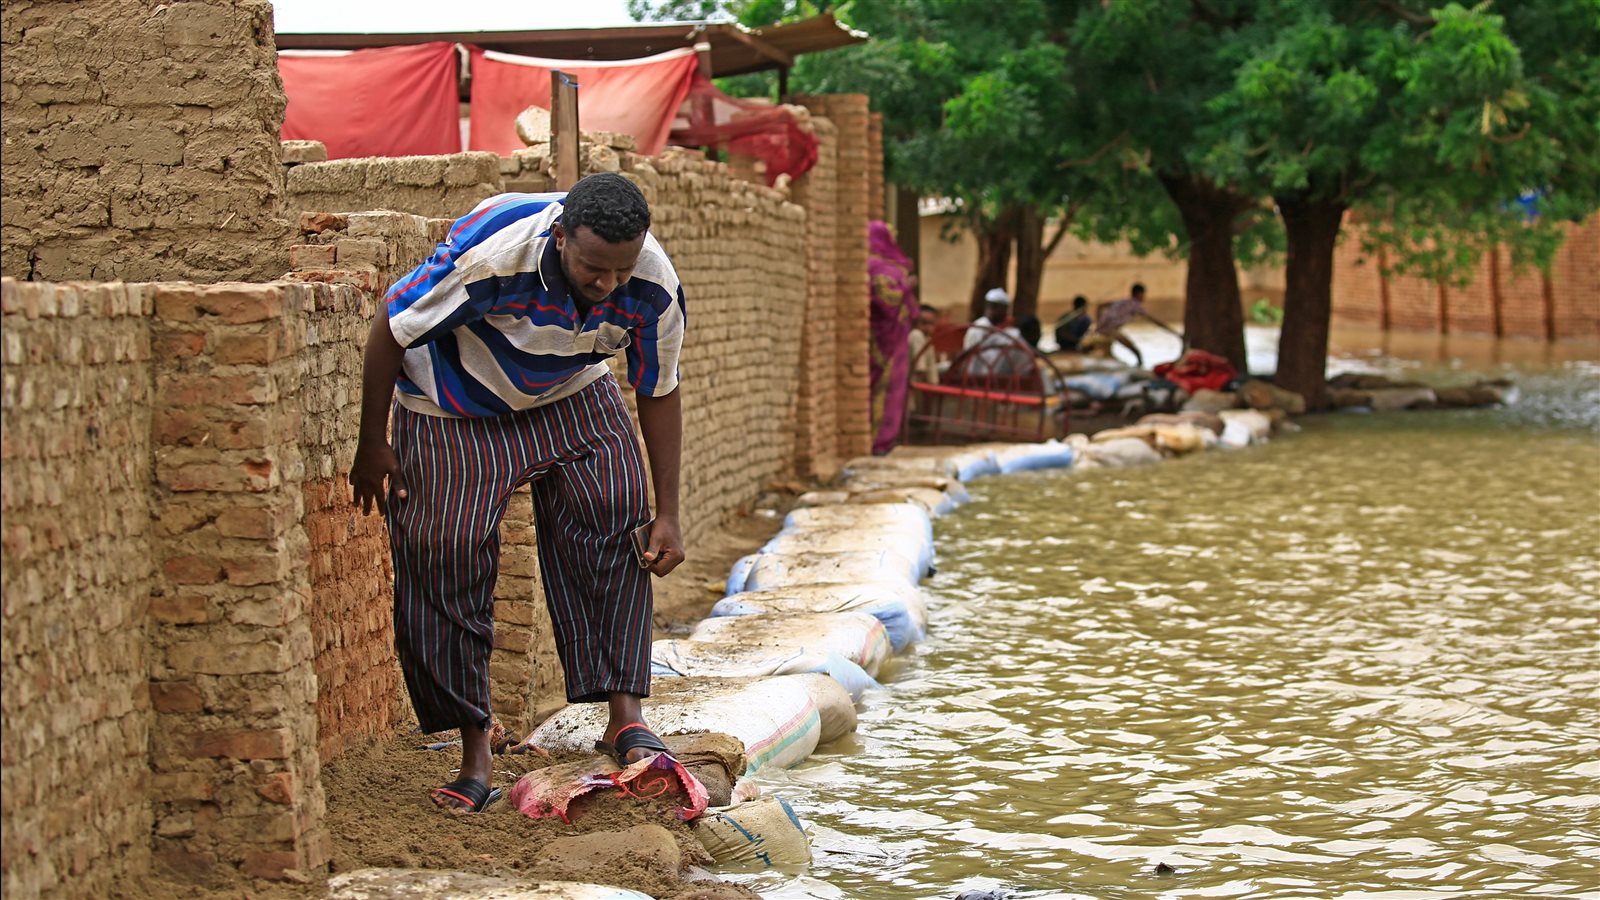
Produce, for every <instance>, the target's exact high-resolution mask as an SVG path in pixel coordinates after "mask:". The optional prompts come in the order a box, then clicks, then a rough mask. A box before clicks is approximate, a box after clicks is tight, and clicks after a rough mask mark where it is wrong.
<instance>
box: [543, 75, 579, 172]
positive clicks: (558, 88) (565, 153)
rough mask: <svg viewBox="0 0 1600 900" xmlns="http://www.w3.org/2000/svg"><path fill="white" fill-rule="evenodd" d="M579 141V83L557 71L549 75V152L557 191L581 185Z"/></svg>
mask: <svg viewBox="0 0 1600 900" xmlns="http://www.w3.org/2000/svg"><path fill="white" fill-rule="evenodd" d="M578 141H579V134H578V80H577V79H576V78H573V77H572V76H571V75H568V74H567V73H565V72H563V71H561V70H560V69H555V70H553V71H551V73H550V152H551V154H552V155H554V156H555V159H556V190H558V191H570V190H572V186H573V185H575V184H577V183H578Z"/></svg>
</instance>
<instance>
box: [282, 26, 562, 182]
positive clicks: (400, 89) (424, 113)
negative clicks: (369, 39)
mask: <svg viewBox="0 0 1600 900" xmlns="http://www.w3.org/2000/svg"><path fill="white" fill-rule="evenodd" d="M278 72H279V74H280V75H282V76H283V91H284V93H285V94H286V95H287V96H288V98H289V105H288V109H287V110H286V111H285V113H284V117H283V139H284V140H301V141H321V142H322V143H324V144H326V145H327V147H328V158H329V159H345V158H349V157H357V156H422V155H428V154H435V153H459V152H461V114H460V101H459V100H458V99H457V96H458V94H457V87H456V50H455V45H454V44H450V43H445V42H438V43H432V44H418V45H415V46H409V47H383V48H379V49H373V50H356V51H353V52H349V53H337V54H333V55H329V54H326V53H317V52H315V51H283V52H281V53H279V55H278ZM545 92H546V94H547V95H548V93H549V87H548V86H546V88H545ZM546 102H547V103H548V102H549V101H548V100H546ZM519 111H520V110H519ZM514 136H515V135H513V137H514Z"/></svg>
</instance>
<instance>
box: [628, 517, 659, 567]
mask: <svg viewBox="0 0 1600 900" xmlns="http://www.w3.org/2000/svg"><path fill="white" fill-rule="evenodd" d="M655 524H656V520H655V519H651V520H650V521H648V522H646V523H644V524H643V525H640V526H639V527H638V528H635V529H634V530H633V532H632V533H631V534H630V535H629V537H631V538H632V539H633V555H634V558H636V559H638V560H639V568H641V569H648V568H650V560H648V559H645V556H644V555H645V553H646V552H647V551H649V549H650V529H651V528H653V527H655Z"/></svg>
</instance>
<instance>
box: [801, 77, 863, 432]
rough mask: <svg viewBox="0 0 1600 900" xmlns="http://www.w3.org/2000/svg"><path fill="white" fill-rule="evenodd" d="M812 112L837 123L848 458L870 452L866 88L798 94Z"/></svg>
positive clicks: (841, 416) (837, 270)
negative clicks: (819, 94)
mask: <svg viewBox="0 0 1600 900" xmlns="http://www.w3.org/2000/svg"><path fill="white" fill-rule="evenodd" d="M799 102H800V103H801V105H803V106H805V107H806V108H807V109H809V110H811V112H812V114H813V115H822V116H826V117H827V118H828V119H829V120H830V121H831V122H833V124H834V127H836V128H837V129H839V134H838V139H839V159H838V164H837V165H838V168H837V172H838V176H837V190H838V193H837V194H836V199H835V201H834V203H835V207H834V213H835V215H836V216H837V222H836V223H835V240H836V242H837V245H838V250H837V253H836V256H835V258H834V291H835V295H834V302H835V304H836V306H835V317H836V320H837V327H838V332H837V333H836V335H835V338H836V341H837V346H838V349H837V351H836V352H837V357H836V360H835V364H836V372H837V377H838V388H837V391H838V393H837V397H838V401H839V402H838V413H837V415H838V422H839V448H838V449H839V454H840V455H841V456H842V457H843V458H845V459H849V458H850V457H853V456H863V455H866V454H868V453H870V452H872V409H871V404H870V401H869V399H868V396H869V392H868V385H867V382H868V380H869V378H870V375H871V373H870V370H869V367H870V356H869V352H868V346H867V342H868V341H869V340H871V322H870V318H869V317H870V310H871V303H870V298H869V295H868V283H867V215H868V212H869V206H868V201H869V190H868V188H869V184H870V178H869V176H868V174H867V172H868V169H869V167H870V161H869V155H868V146H869V144H870V143H871V138H870V134H869V132H870V131H871V113H870V112H869V111H868V108H867V103H868V101H867V96H866V95H865V94H829V95H826V96H822V97H804V98H801V99H800V101H799Z"/></svg>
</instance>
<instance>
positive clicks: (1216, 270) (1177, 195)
mask: <svg viewBox="0 0 1600 900" xmlns="http://www.w3.org/2000/svg"><path fill="white" fill-rule="evenodd" d="M1161 184H1162V185H1163V186H1165V187H1166V189H1167V196H1168V197H1171V198H1172V203H1173V205H1174V206H1176V207H1177V208H1178V215H1179V216H1180V217H1182V219H1183V228H1184V231H1186V232H1188V235H1189V274H1188V278H1187V280H1186V281H1185V282H1184V286H1183V290H1184V297H1183V333H1184V336H1185V337H1187V338H1188V343H1189V346H1190V347H1195V348H1199V349H1201V350H1206V351H1209V352H1211V353H1215V354H1217V355H1218V356H1221V357H1223V358H1225V359H1227V361H1228V362H1230V363H1233V365H1234V368H1236V369H1238V370H1239V371H1240V372H1245V371H1248V364H1247V360H1246V359H1245V349H1244V308H1243V304H1242V302H1241V300H1240V296H1239V268H1238V266H1236V265H1235V264H1234V259H1233V223H1234V220H1235V219H1237V218H1238V217H1239V214H1240V213H1242V212H1244V211H1245V210H1246V209H1248V208H1249V207H1250V200H1249V198H1247V197H1243V196H1240V195H1239V194H1236V193H1234V192H1233V191H1230V190H1228V189H1226V188H1223V187H1218V186H1217V185H1215V184H1212V183H1211V182H1210V181H1208V180H1206V179H1204V178H1201V177H1199V176H1196V175H1184V176H1169V175H1163V176H1161Z"/></svg>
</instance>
